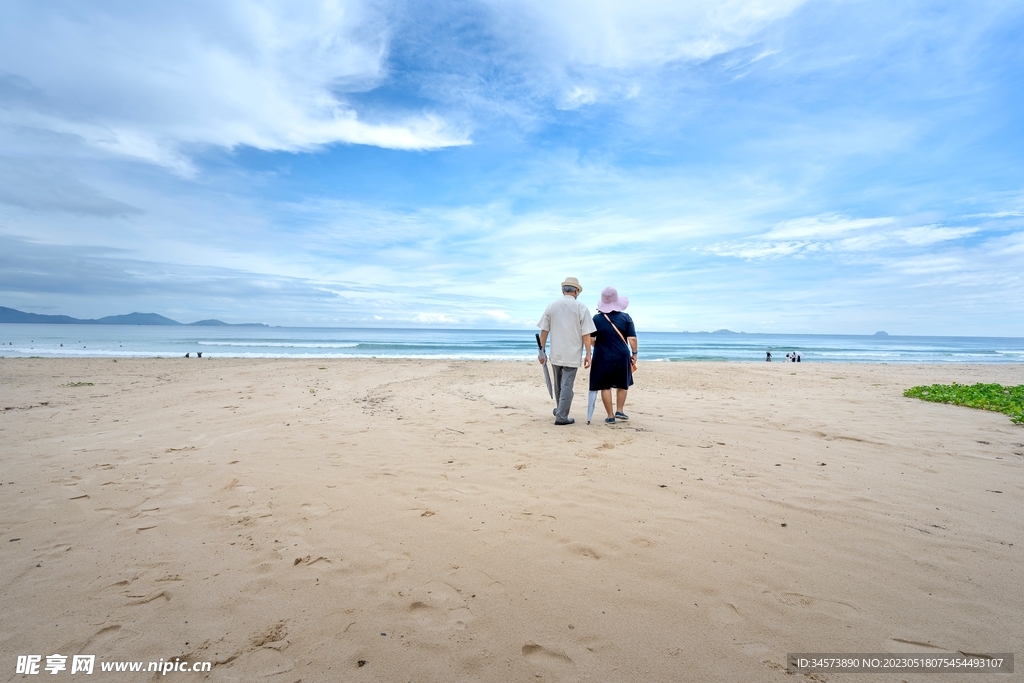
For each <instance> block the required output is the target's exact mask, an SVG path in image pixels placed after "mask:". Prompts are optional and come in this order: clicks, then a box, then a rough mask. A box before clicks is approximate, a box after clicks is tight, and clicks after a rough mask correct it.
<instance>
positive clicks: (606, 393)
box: [601, 389, 615, 417]
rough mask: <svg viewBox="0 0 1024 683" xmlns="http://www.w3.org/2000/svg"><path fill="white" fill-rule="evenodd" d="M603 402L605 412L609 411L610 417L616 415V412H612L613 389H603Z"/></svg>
mask: <svg viewBox="0 0 1024 683" xmlns="http://www.w3.org/2000/svg"><path fill="white" fill-rule="evenodd" d="M601 403H603V404H604V409H605V412H607V413H608V417H615V413H613V412H612V390H611V389H602V390H601Z"/></svg>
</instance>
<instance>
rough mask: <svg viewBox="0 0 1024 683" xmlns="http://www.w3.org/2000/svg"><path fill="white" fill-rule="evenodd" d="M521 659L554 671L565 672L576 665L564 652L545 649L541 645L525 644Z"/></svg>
mask: <svg viewBox="0 0 1024 683" xmlns="http://www.w3.org/2000/svg"><path fill="white" fill-rule="evenodd" d="M523 657H525V658H526V661H528V662H530V663H531V664H536V665H537V666H541V667H544V668H548V669H555V670H563V671H565V670H568V669H569V668H571V667H573V666H575V664H576V663H575V662H573V661H572V658H571V657H569V655H567V654H565V653H564V652H560V651H558V650H554V649H551V648H546V647H544V646H543V645H538V644H537V643H527V644H526V645H523Z"/></svg>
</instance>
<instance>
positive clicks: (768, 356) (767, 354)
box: [764, 351, 772, 363]
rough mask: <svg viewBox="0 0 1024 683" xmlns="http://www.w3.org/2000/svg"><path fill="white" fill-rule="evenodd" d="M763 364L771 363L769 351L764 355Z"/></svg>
mask: <svg viewBox="0 0 1024 683" xmlns="http://www.w3.org/2000/svg"><path fill="white" fill-rule="evenodd" d="M764 362H765V363H771V362H772V352H771V351H767V352H766V353H765V356H764Z"/></svg>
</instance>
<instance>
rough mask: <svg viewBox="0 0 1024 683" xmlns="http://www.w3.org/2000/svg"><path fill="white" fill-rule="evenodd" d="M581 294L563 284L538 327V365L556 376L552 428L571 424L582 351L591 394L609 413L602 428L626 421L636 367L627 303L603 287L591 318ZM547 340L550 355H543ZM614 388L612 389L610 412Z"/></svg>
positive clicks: (575, 284)
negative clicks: (547, 366) (546, 366)
mask: <svg viewBox="0 0 1024 683" xmlns="http://www.w3.org/2000/svg"><path fill="white" fill-rule="evenodd" d="M582 292H583V287H581V286H580V281H579V280H577V279H576V278H574V277H567V278H565V281H564V282H562V298H561V299H558V300H556V301H553V302H551V303H550V304H549V305H548V307H547V308H546V309H545V310H544V315H542V316H541V318H540V322H538V323H537V327H539V328H540V354H539V355H538V360H539V361H540V363H541V365H543V364H544V363H550V366H551V369H552V371H553V373H554V376H555V382H554V393H555V400H556V401H557V403H558V405H557V406H556V407H555V410H554V414H555V424H556V425H570V424H573V423H574V422H575V420H574V419H572V418H571V417H569V408H570V407H571V406H572V399H573V384H574V383H575V382H576V372H577V370H579V367H580V355H581V354H583V352H584V350H586V355H584V356H583V367H584V368H589V369H590V391H591V392H596V391H600V392H601V402H602V403H603V404H604V409H605V412H607V413H608V417H607V418H605V423H606V424H615V421H616V420H628V419H629V416H628V415H626V414H625V413H624V412H623V410H624V409H625V407H626V393H627V392H628V390H629V387H630V385H632V384H633V369H634V368H635V367H636V357H637V346H636V329H635V328H634V327H633V319H632V318H630V317H629V315H628V314H627V313H625V312H624V311H625V310H626V307H627V306H629V299H628V298H627V297H624V296H622V297H620V296H619V293H618V292H617V291H616V290H615V288H614V287H605V288H604V291H602V292H601V301H600V302H598V304H597V310H598V313H597V315H595V316H594V317H593V318H591V317H590V310H589V309H587V307H586V306H585V305H584V304H583V302H582V301H579V300H578V297H579V295H580V294H581V293H582ZM549 337H550V338H551V353H550V355H548V354H545V352H544V349H545V346H546V344H547V340H548V338H549ZM613 388H614V389H615V390H616V392H615V411H614V412H613V411H612V391H611V390H612V389H613Z"/></svg>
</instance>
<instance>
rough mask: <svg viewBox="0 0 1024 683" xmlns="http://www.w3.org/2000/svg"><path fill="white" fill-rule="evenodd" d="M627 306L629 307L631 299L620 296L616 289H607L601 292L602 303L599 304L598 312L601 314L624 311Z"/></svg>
mask: <svg viewBox="0 0 1024 683" xmlns="http://www.w3.org/2000/svg"><path fill="white" fill-rule="evenodd" d="M626 306H629V297H628V296H619V293H618V292H617V291H616V290H615V288H614V287H605V288H604V289H603V290H601V301H600V302H599V303H598V304H597V310H598V311H600V312H601V313H611V312H612V311H624V310H626Z"/></svg>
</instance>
